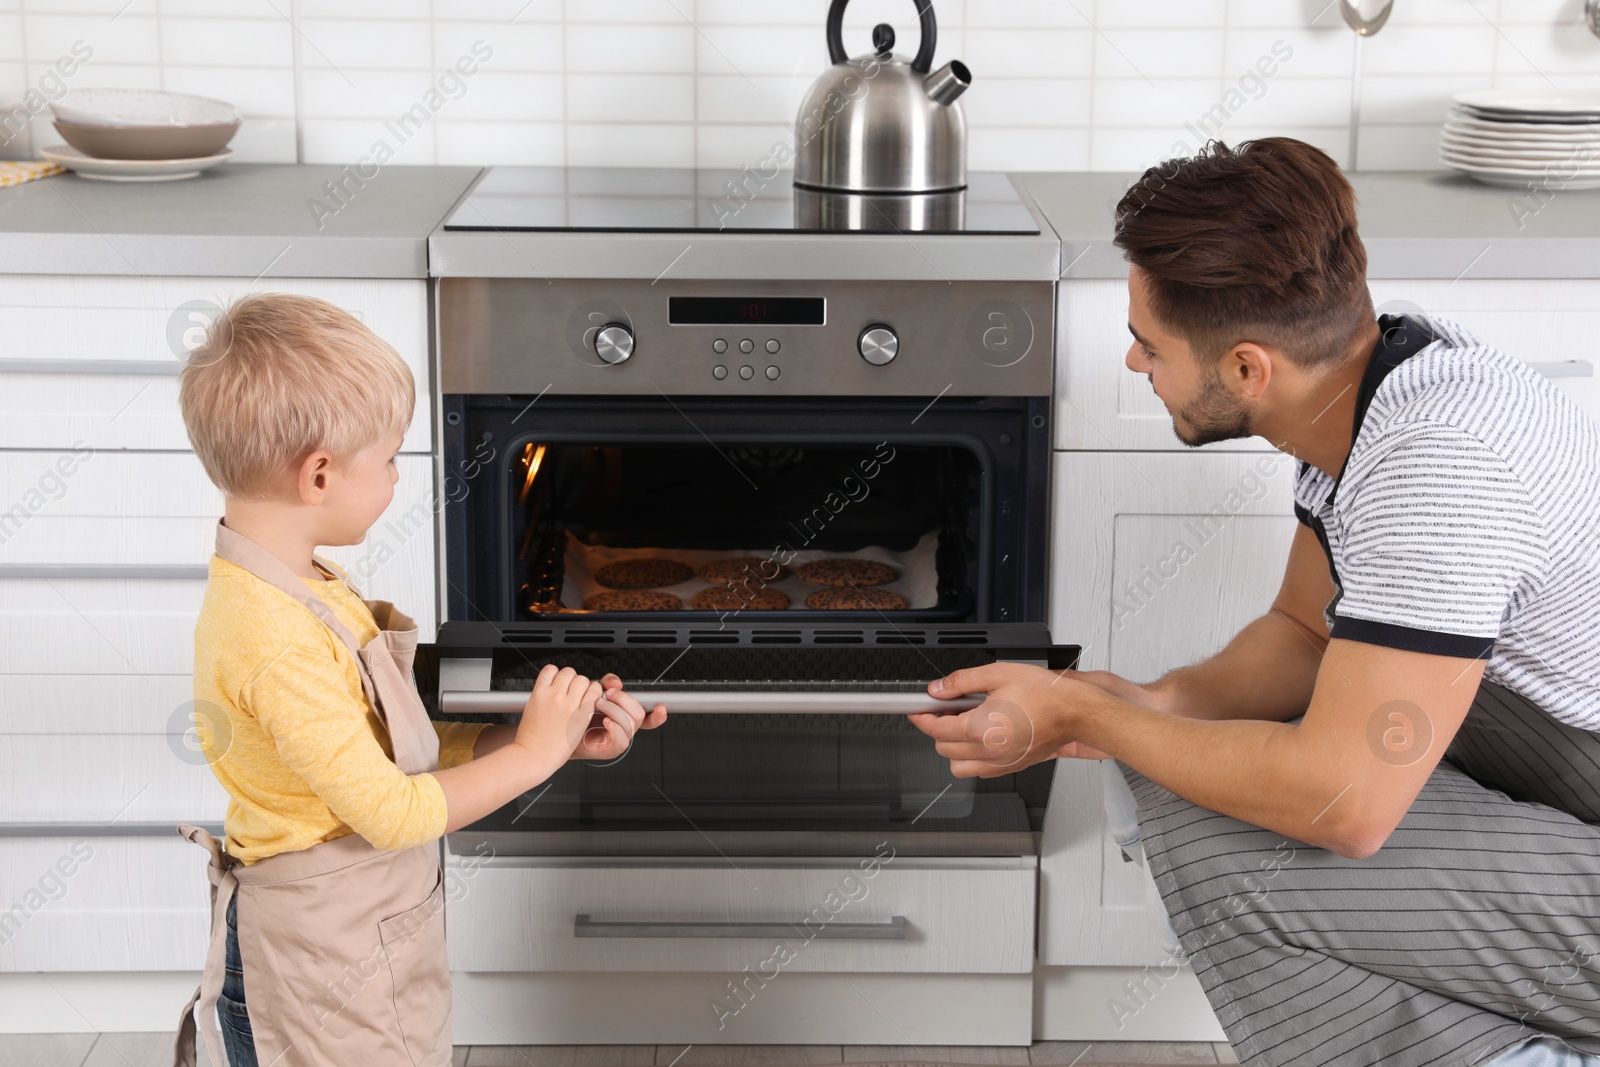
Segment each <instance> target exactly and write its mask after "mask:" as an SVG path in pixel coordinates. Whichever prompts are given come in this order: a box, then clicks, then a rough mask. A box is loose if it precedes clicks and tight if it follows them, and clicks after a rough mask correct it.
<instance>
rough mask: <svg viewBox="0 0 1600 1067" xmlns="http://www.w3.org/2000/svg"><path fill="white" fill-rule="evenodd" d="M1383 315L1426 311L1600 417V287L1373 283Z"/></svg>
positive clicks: (1551, 281) (1530, 282)
mask: <svg viewBox="0 0 1600 1067" xmlns="http://www.w3.org/2000/svg"><path fill="white" fill-rule="evenodd" d="M1369 288H1370V289H1371V290H1372V302H1373V303H1374V304H1375V305H1376V306H1377V309H1378V311H1379V312H1390V313H1402V312H1406V311H1418V310H1420V311H1422V312H1423V313H1425V314H1428V315H1436V316H1438V317H1440V318H1443V319H1448V320H1450V321H1451V322H1454V323H1456V324H1458V325H1460V326H1463V327H1465V328H1466V329H1467V330H1468V331H1469V332H1470V333H1472V334H1474V335H1475V336H1476V337H1477V338H1478V339H1479V340H1481V341H1483V342H1484V343H1485V344H1491V345H1494V346H1495V347H1496V348H1499V349H1503V350H1504V351H1505V352H1507V353H1509V354H1510V355H1513V356H1516V357H1517V358H1518V359H1521V360H1523V361H1524V362H1526V363H1528V364H1530V365H1532V366H1533V367H1534V369H1536V370H1538V371H1539V372H1540V373H1542V374H1544V375H1545V376H1547V377H1548V378H1549V379H1550V380H1551V382H1553V383H1554V384H1555V386H1556V388H1558V389H1560V390H1561V391H1562V392H1564V393H1566V394H1567V395H1568V396H1570V397H1571V398H1572V399H1573V400H1574V401H1575V402H1576V403H1577V405H1578V406H1579V407H1580V408H1582V409H1583V410H1584V411H1586V412H1588V414H1589V416H1590V417H1591V418H1594V419H1600V281H1588V280H1582V279H1570V278H1541V279H1508V278H1496V279H1487V280H1483V279H1472V280H1469V279H1466V278H1462V279H1460V280H1457V281H1449V280H1441V279H1428V280H1424V281H1396V280H1391V279H1380V280H1377V281H1373V282H1371V283H1370V285H1369Z"/></svg>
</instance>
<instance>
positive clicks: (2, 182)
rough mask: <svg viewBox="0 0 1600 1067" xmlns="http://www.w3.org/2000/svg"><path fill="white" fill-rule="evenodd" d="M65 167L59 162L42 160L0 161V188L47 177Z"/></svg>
mask: <svg viewBox="0 0 1600 1067" xmlns="http://www.w3.org/2000/svg"><path fill="white" fill-rule="evenodd" d="M66 169H67V168H66V167H63V166H62V165H61V164H59V163H46V162H44V161H43V160H29V161H27V162H23V163H6V162H0V189H4V188H6V187H7V186H12V185H21V184H22V183H23V182H31V181H33V180H34V179H35V178H48V177H50V175H52V174H62V173H65V172H66Z"/></svg>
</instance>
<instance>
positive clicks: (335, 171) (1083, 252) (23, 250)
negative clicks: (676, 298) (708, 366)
mask: <svg viewBox="0 0 1600 1067" xmlns="http://www.w3.org/2000/svg"><path fill="white" fill-rule="evenodd" d="M478 174H479V168H477V167H401V166H387V167H383V168H382V169H381V170H379V171H378V172H377V173H376V174H375V175H373V176H372V177H370V178H367V179H366V180H365V183H364V184H362V185H357V183H356V181H355V180H354V179H351V178H348V177H347V169H346V168H343V167H337V166H332V165H308V166H292V165H283V164H260V163H257V164H252V163H233V164H226V165H224V166H221V167H218V168H216V169H215V170H213V171H211V172H208V173H207V174H204V175H202V176H201V177H199V178H195V179H191V180H187V181H179V182H160V183H149V184H119V183H111V182H97V181H87V180H85V179H82V178H78V177H75V176H73V175H70V174H64V175H59V176H57V177H54V178H48V179H45V180H43V181H36V182H30V183H27V184H25V185H20V186H16V187H14V188H10V189H0V273H13V274H123V275H144V274H150V275H198V276H231V277H256V276H258V275H262V274H265V275H266V276H268V277H351V278H426V277H428V276H429V274H430V267H431V273H432V274H434V275H439V274H455V273H460V272H461V271H460V269H459V268H461V267H464V266H467V265H468V264H467V263H466V262H454V263H452V262H451V261H452V260H455V259H459V260H473V259H478V258H481V259H483V260H484V263H488V261H489V260H494V262H493V263H492V264H489V265H490V266H491V267H493V269H492V270H491V271H490V273H503V274H519V273H524V272H528V271H529V270H530V267H529V264H528V263H527V261H526V260H525V258H524V256H526V255H527V254H528V253H529V252H530V251H532V250H533V245H534V244H540V245H541V247H540V250H541V251H548V252H552V253H560V255H558V256H557V257H556V258H555V260H554V263H552V264H547V265H546V266H544V267H542V268H540V269H545V270H549V269H551V267H552V266H554V264H555V263H559V264H560V265H561V266H562V267H565V268H566V270H567V272H570V271H571V270H572V269H573V268H574V266H575V264H573V263H570V262H563V260H564V259H565V258H566V257H567V256H571V255H575V254H576V253H577V252H578V251H579V249H578V248H577V246H578V245H580V244H581V245H583V246H584V247H586V248H589V249H590V250H591V251H592V252H594V254H593V255H589V256H588V257H587V258H586V259H585V260H584V262H583V263H582V264H581V266H583V267H585V268H588V269H600V268H604V269H607V270H611V271H613V272H615V271H618V270H625V271H630V272H637V271H639V270H643V269H645V268H646V267H650V268H651V269H653V270H660V269H661V264H666V263H668V262H669V261H670V260H671V259H672V256H673V255H676V254H678V253H679V251H680V250H681V249H682V247H683V244H684V243H686V242H684V241H682V240H680V239H679V238H678V237H676V236H672V237H667V236H664V235H656V237H658V238H659V240H656V241H655V243H656V244H660V245H661V247H660V249H659V251H660V253H661V256H663V257H665V258H661V263H660V264H656V263H655V259H651V260H650V263H648V264H646V263H631V264H627V265H626V266H623V265H622V264H620V263H617V262H615V260H616V259H618V258H620V257H622V256H624V254H625V253H626V252H627V251H628V250H626V249H622V248H613V247H610V246H609V245H608V246H607V247H605V248H595V247H593V246H595V245H596V242H595V240H594V237H595V235H592V234H584V235H572V234H560V235H546V236H544V237H539V238H534V237H530V236H528V235H518V241H520V242H521V243H526V244H528V245H529V248H527V249H524V248H521V247H519V246H518V242H513V241H508V240H507V239H506V236H505V235H500V234H470V235H469V234H460V235H458V234H454V233H452V234H451V235H449V237H448V238H447V239H445V240H443V241H440V240H438V239H437V238H436V239H435V241H434V248H433V252H432V257H433V258H432V262H430V251H429V240H428V239H429V235H430V234H436V233H437V231H438V227H439V225H440V224H441V222H442V221H443V220H444V218H445V217H446V216H447V215H448V214H449V212H450V210H451V208H452V207H453V206H454V205H455V203H456V202H457V201H458V200H459V199H460V198H461V196H462V195H463V194H464V193H465V192H466V191H467V189H468V187H469V186H471V184H472V182H473V181H474V179H475V178H476V177H477V175H478ZM341 177H345V179H346V188H347V189H348V192H347V193H346V194H345V196H344V201H345V202H344V203H342V204H341V203H339V202H337V201H335V200H333V199H332V198H330V196H329V194H328V191H327V188H326V186H325V184H324V183H327V182H331V181H337V180H339V179H341ZM1015 177H1016V180H1017V181H1018V183H1019V184H1021V185H1022V186H1023V187H1024V189H1026V191H1027V192H1028V193H1029V194H1030V195H1031V197H1032V198H1033V199H1034V201H1035V202H1036V204H1037V205H1038V207H1039V209H1040V210H1041V211H1042V212H1043V214H1044V215H1045V216H1046V217H1047V218H1048V219H1049V222H1050V224H1051V226H1053V227H1054V228H1055V230H1056V232H1057V233H1058V234H1059V235H1060V237H1061V251H1060V258H1059V263H1060V265H1061V266H1062V267H1063V268H1065V270H1064V273H1063V275H1062V276H1063V277H1066V278H1115V277H1122V276H1123V275H1125V274H1126V270H1127V267H1126V264H1125V263H1124V262H1123V260H1122V257H1121V255H1120V254H1119V253H1118V252H1117V250H1116V248H1114V247H1113V246H1112V244H1111V220H1112V209H1113V207H1114V206H1115V204H1116V202H1117V200H1118V199H1119V198H1120V197H1121V195H1122V192H1123V191H1124V190H1125V189H1126V188H1127V187H1128V185H1129V183H1130V182H1131V181H1132V180H1133V178H1134V175H1131V174H1112V173H1033V174H1018V175H1016V176H1015ZM1352 181H1353V182H1354V184H1355V187H1356V192H1357V195H1358V196H1359V197H1360V202H1361V233H1362V237H1363V239H1364V240H1365V241H1366V245H1367V252H1368V256H1369V260H1370V270H1369V273H1370V274H1371V276H1372V277H1374V278H1456V277H1461V276H1465V277H1474V278H1600V190H1593V191H1578V190H1563V191H1554V192H1552V191H1541V192H1540V193H1539V194H1538V195H1535V194H1534V193H1532V192H1520V191H1517V190H1509V189H1495V188H1491V187H1489V186H1485V185H1480V184H1478V183H1476V182H1473V181H1471V180H1469V179H1467V178H1465V177H1462V176H1458V175H1449V174H1443V173H1437V172H1403V173H1401V172H1397V173H1384V172H1374V173H1367V174H1356V175H1354V176H1353V177H1352ZM314 201H321V203H322V204H323V205H324V212H325V213H324V215H323V217H322V218H320V219H319V218H318V217H317V214H316V213H314V211H313V206H312V205H313V202H314ZM334 208H336V209H337V210H332V209H334ZM439 236H443V235H442V234H439ZM729 236H732V235H729ZM462 238H465V239H466V240H462ZM556 238H559V240H556ZM714 238H722V239H725V238H724V237H723V235H714ZM802 238H803V239H802ZM691 240H692V239H691ZM1036 240H1037V239H1035V241H1036ZM675 241H676V242H678V243H677V244H675V245H674V244H673V242H675ZM836 242H837V239H836V238H831V237H827V236H817V235H797V236H796V237H795V238H794V239H792V240H791V244H792V245H794V246H795V247H794V248H793V252H794V255H793V256H792V257H790V259H789V260H788V261H787V262H786V263H785V264H784V266H783V269H785V270H789V271H794V270H800V269H810V268H816V267H819V266H822V265H823V264H827V263H831V264H832V265H833V267H834V269H838V267H839V263H840V259H839V257H838V256H837V255H835V254H831V253H830V254H828V255H823V254H822V253H823V252H824V251H827V250H828V249H827V248H826V246H827V245H830V244H835V243H836ZM600 243H601V244H604V243H605V242H600ZM611 243H612V244H615V243H616V242H615V238H612V239H611ZM733 243H739V244H741V245H742V244H746V243H747V244H749V245H751V246H752V248H751V256H754V257H755V259H753V260H752V261H750V262H745V259H747V258H750V257H744V258H740V260H739V263H738V264H737V266H738V268H739V270H740V272H742V273H746V274H747V273H748V272H750V271H756V270H761V269H766V270H772V269H773V267H774V265H773V264H772V263H771V262H770V261H762V260H761V259H760V257H759V255H757V253H758V252H759V251H760V249H759V248H757V247H756V246H762V247H765V248H770V246H769V245H766V244H765V241H764V240H762V239H751V238H749V237H744V238H742V239H740V240H736V241H735V242H733ZM857 243H859V244H860V246H861V247H860V248H859V249H854V248H852V252H853V254H852V255H851V256H848V257H845V259H846V260H848V261H850V264H849V266H850V271H851V272H852V273H853V274H854V276H858V277H870V276H875V275H878V274H880V273H881V272H883V271H884V270H888V269H893V270H895V271H900V272H906V271H909V272H910V273H911V274H913V275H917V276H920V273H921V272H924V271H925V272H926V273H927V274H928V275H929V276H930V277H937V276H941V275H944V276H949V277H958V276H973V273H974V271H975V269H976V267H975V265H976V264H977V261H978V260H984V261H985V263H984V264H982V265H983V266H984V267H985V269H989V268H991V267H993V266H994V265H993V264H989V263H987V259H989V258H993V257H992V256H990V257H984V256H974V255H973V252H974V251H988V249H987V244H994V245H996V248H995V249H994V254H995V255H997V256H1001V257H1003V258H1009V259H1011V260H1012V261H1010V262H1008V263H1007V264H1006V266H1007V267H1008V268H1009V272H1010V273H1011V274H1012V276H1016V277H1034V276H1037V272H1038V271H1039V270H1041V269H1043V268H1045V267H1046V264H1045V263H1044V262H1043V261H1042V259H1041V258H1040V252H1041V251H1042V250H1041V249H1040V248H1038V247H1037V246H1036V245H1035V243H1034V242H1030V241H1026V240H1024V241H1021V242H1018V241H1016V239H1014V238H1013V239H1008V240H1000V241H990V242H987V243H986V242H984V241H982V240H979V241H978V242H977V243H978V244H984V245H985V248H983V249H978V248H977V247H976V245H974V244H973V243H971V242H970V241H969V240H968V239H964V238H960V237H932V238H929V237H924V238H918V239H916V240H912V241H897V242H885V241H882V240H872V239H866V240H862V239H859V238H858V239H857ZM1052 243H1053V242H1052ZM457 244H460V245H461V246H463V247H462V249H461V251H465V250H466V247H467V246H473V247H472V251H473V252H474V253H475V255H472V256H458V255H457V254H456V252H457V250H456V248H455V247H454V246H455V245H457ZM546 244H548V245H550V246H551V247H550V248H544V247H543V245H546ZM814 244H815V245H820V246H824V247H821V248H818V249H813V248H812V245H814ZM896 245H897V246H898V247H897V248H895V247H893V246H896ZM557 246H559V247H557ZM669 246H671V247H669ZM802 246H803V247H802ZM1024 248H1025V249H1026V251H1023V249H1024ZM885 249H891V250H893V251H897V252H899V253H900V255H899V257H893V256H891V257H889V258H890V259H893V260H894V262H893V263H892V264H890V263H879V262H877V261H876V260H875V258H874V257H880V258H881V257H882V256H884V255H885V254H886V253H885V252H884V250H885ZM735 251H738V250H735ZM837 251H838V250H837V249H836V248H835V249H833V252H835V253H836V252H837ZM1019 252H1021V253H1022V254H1021V255H1020V256H1019V255H1018V253H1019ZM1050 253H1051V254H1050V255H1049V256H1048V257H1045V258H1048V259H1050V260H1055V255H1054V249H1051V250H1050ZM634 254H635V255H637V249H635V250H634ZM496 257H498V258H496ZM580 258H581V257H580ZM657 258H660V257H657ZM735 258H739V257H735ZM502 260H503V261H504V262H501V261H502ZM1036 260H1037V261H1036ZM602 261H603V262H602ZM608 264H609V266H608ZM480 265H482V264H480ZM978 273H979V274H981V273H983V272H982V271H979V272H978ZM902 276H903V275H902Z"/></svg>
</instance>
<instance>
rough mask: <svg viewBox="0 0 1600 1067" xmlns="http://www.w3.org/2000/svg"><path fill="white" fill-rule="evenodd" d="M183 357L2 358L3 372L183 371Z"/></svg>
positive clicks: (99, 372) (151, 372) (97, 372)
mask: <svg viewBox="0 0 1600 1067" xmlns="http://www.w3.org/2000/svg"><path fill="white" fill-rule="evenodd" d="M186 366H188V364H187V363H185V362H184V361H183V360H181V359H0V374H169V375H170V374H182V373H183V368H184V367H186Z"/></svg>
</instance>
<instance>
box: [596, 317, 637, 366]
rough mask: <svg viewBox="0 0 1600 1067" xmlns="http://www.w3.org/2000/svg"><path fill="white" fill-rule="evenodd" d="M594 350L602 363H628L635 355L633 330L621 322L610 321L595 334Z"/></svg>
mask: <svg viewBox="0 0 1600 1067" xmlns="http://www.w3.org/2000/svg"><path fill="white" fill-rule="evenodd" d="M594 351H595V354H596V355H597V356H599V357H600V361H601V362H602V363H610V364H617V363H626V362H627V360H628V357H629V356H631V355H633V331H632V330H630V329H628V328H627V327H626V326H624V325H623V324H622V323H620V322H608V323H606V324H605V325H604V326H602V327H600V329H599V330H597V331H595V335H594Z"/></svg>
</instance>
